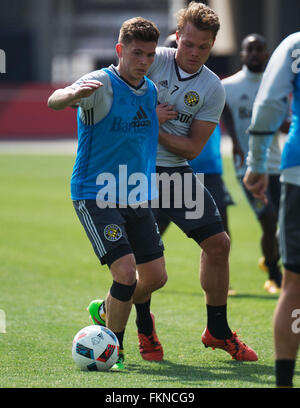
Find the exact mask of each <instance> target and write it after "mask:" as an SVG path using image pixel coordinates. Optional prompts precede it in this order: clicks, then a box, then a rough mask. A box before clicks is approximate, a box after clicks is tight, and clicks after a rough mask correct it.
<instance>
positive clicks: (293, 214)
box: [279, 183, 300, 273]
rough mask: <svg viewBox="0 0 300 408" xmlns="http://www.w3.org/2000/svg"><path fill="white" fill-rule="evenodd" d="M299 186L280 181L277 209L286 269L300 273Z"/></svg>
mask: <svg viewBox="0 0 300 408" xmlns="http://www.w3.org/2000/svg"><path fill="white" fill-rule="evenodd" d="M299 208H300V186H297V185H294V184H289V183H282V185H281V198H280V211H279V244H280V255H281V260H282V263H283V265H284V267H285V268H286V269H288V270H289V271H291V272H295V273H300V211H299Z"/></svg>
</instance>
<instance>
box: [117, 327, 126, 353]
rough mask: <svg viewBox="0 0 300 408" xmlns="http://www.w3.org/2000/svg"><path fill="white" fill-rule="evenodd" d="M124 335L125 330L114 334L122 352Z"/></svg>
mask: <svg viewBox="0 0 300 408" xmlns="http://www.w3.org/2000/svg"><path fill="white" fill-rule="evenodd" d="M124 333H125V330H123V331H121V332H119V333H115V335H116V336H117V339H118V340H119V345H120V350H123V338H124Z"/></svg>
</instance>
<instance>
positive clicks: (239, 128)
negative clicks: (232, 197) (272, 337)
mask: <svg viewBox="0 0 300 408" xmlns="http://www.w3.org/2000/svg"><path fill="white" fill-rule="evenodd" d="M268 58H269V54H268V51H267V44H266V41H265V39H264V37H262V36H261V35H259V34H250V35H247V37H245V38H244V39H243V41H242V44H241V62H242V64H243V67H242V69H241V70H240V71H238V72H236V73H235V74H234V75H231V76H230V77H228V78H225V79H223V81H222V83H223V85H224V88H225V92H226V104H225V108H224V112H223V120H224V123H225V126H226V128H227V131H228V133H229V135H230V136H231V138H232V142H233V155H234V164H235V172H236V176H237V179H238V181H239V183H240V184H241V186H242V188H243V191H244V193H245V195H246V198H247V200H248V202H249V204H250V206H251V208H252V210H253V211H254V213H255V215H256V217H257V219H258V221H259V223H260V226H261V230H262V236H261V249H262V254H263V257H262V258H261V259H260V261H259V266H260V267H261V269H263V270H265V271H266V272H268V275H269V276H268V280H266V282H265V284H264V289H265V290H266V291H267V292H269V293H278V292H279V291H280V286H281V270H280V266H279V264H278V262H279V258H280V256H279V249H278V240H277V221H278V210H279V199H280V182H279V175H280V159H281V150H280V147H279V132H277V134H276V137H274V138H273V143H272V145H271V146H270V149H269V158H268V174H269V187H268V198H269V200H268V204H264V203H263V202H262V201H261V200H259V199H257V198H254V197H253V196H252V194H251V193H250V192H249V191H248V190H247V189H246V188H245V186H244V184H243V182H242V179H243V177H244V175H245V172H246V169H247V166H246V163H245V160H244V158H245V157H247V153H248V142H249V134H248V133H247V129H248V127H249V125H250V121H251V114H252V106H253V103H254V99H255V96H256V94H257V91H258V88H259V84H260V82H261V80H262V76H263V71H264V69H265V65H266V63H267V60H268ZM237 159H238V160H237Z"/></svg>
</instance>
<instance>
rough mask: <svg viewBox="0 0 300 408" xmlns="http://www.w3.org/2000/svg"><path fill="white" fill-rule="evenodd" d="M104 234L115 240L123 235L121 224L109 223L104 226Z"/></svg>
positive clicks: (110, 239)
mask: <svg viewBox="0 0 300 408" xmlns="http://www.w3.org/2000/svg"><path fill="white" fill-rule="evenodd" d="M104 236H105V238H106V239H107V240H108V241H111V242H115V241H118V239H120V238H121V236H122V230H121V228H120V227H119V225H116V224H109V225H106V227H105V228H104Z"/></svg>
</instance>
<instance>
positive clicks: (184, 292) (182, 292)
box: [160, 287, 279, 300]
mask: <svg viewBox="0 0 300 408" xmlns="http://www.w3.org/2000/svg"><path fill="white" fill-rule="evenodd" d="M160 294H164V295H171V296H174V295H186V296H195V297H203V296H204V292H203V291H202V289H201V288H200V287H199V289H198V290H197V291H196V292H194V291H188V290H174V289H172V290H168V289H161V291H160ZM278 297H279V295H278V294H274V295H273V294H257V293H237V294H236V295H234V296H229V297H228V298H229V299H230V300H234V299H266V300H277V299H278Z"/></svg>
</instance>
